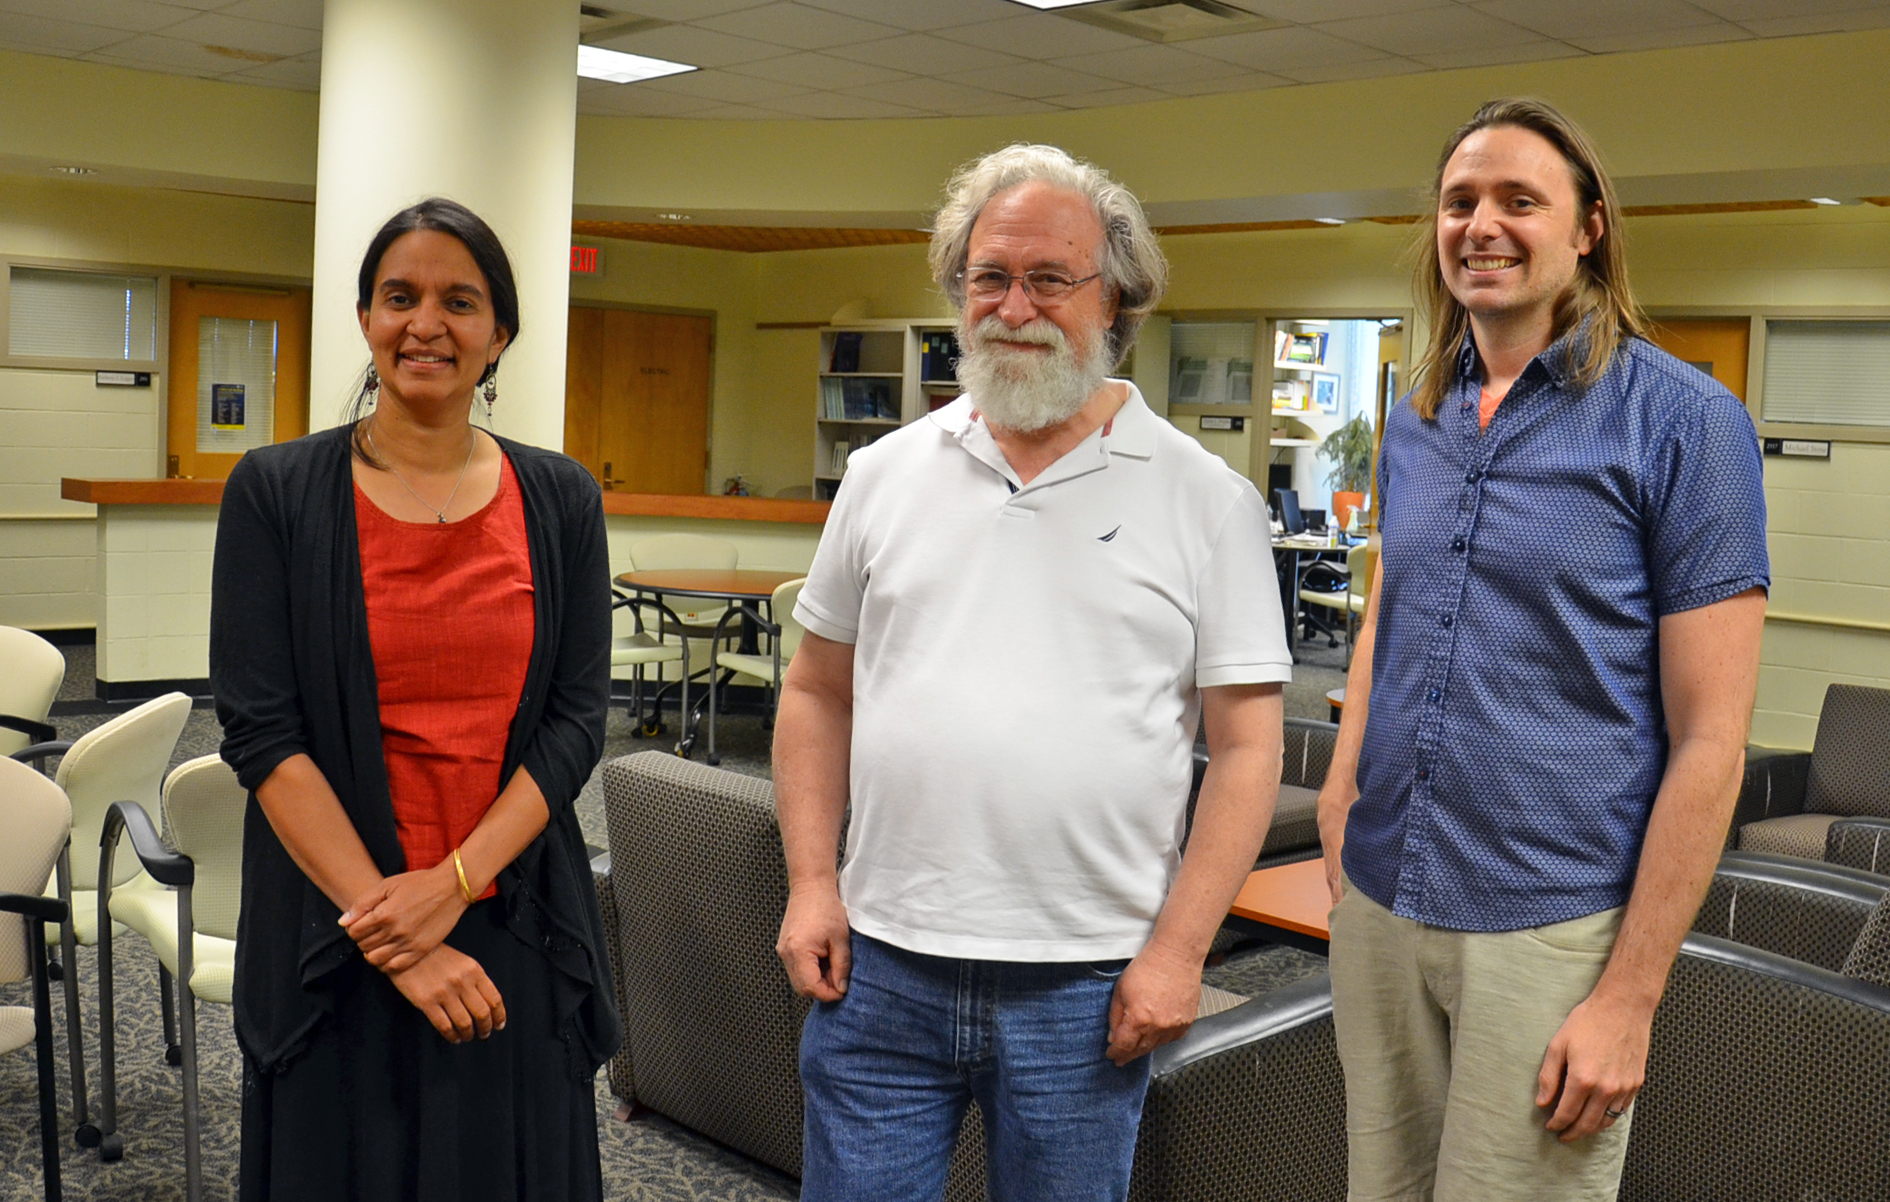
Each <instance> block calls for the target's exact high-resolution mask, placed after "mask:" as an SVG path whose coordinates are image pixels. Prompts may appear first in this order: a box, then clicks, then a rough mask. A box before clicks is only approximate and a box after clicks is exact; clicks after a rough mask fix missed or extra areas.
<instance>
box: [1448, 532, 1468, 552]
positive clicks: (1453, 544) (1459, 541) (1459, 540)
mask: <svg viewBox="0 0 1890 1202" xmlns="http://www.w3.org/2000/svg"><path fill="white" fill-rule="evenodd" d="M1465 545H1466V544H1465V543H1464V540H1463V535H1461V534H1459V535H1458V536H1457V537H1456V538H1453V539H1451V540H1450V549H1451V550H1453V551H1462V550H1463V549H1464V547H1465Z"/></svg>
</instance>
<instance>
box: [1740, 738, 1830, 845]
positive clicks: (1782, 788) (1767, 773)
mask: <svg viewBox="0 0 1890 1202" xmlns="http://www.w3.org/2000/svg"><path fill="white" fill-rule="evenodd" d="M1810 771H1811V753H1810V752H1808V751H1790V752H1783V753H1768V752H1760V753H1757V754H1750V753H1749V754H1748V756H1747V758H1746V771H1745V775H1744V777H1742V778H1741V780H1740V782H1739V800H1738V802H1737V803H1735V804H1734V806H1733V817H1732V825H1731V827H1730V828H1729V830H1728V831H1727V846H1728V847H1730V846H1733V844H1735V843H1736V842H1737V841H1738V838H1739V828H1740V827H1742V826H1744V825H1746V824H1747V823H1748V822H1758V821H1760V820H1762V819H1765V818H1783V817H1785V816H1787V815H1789V814H1802V813H1804V812H1805V780H1806V777H1807V776H1808V774H1809V773H1810Z"/></svg>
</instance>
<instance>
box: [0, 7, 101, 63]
mask: <svg viewBox="0 0 1890 1202" xmlns="http://www.w3.org/2000/svg"><path fill="white" fill-rule="evenodd" d="M126 36H127V35H126V34H125V31H124V30H122V29H101V28H99V27H98V26H96V25H80V24H79V23H77V22H76V21H52V20H48V19H46V18H45V17H34V16H28V15H27V14H25V13H0V45H5V46H7V47H8V48H9V49H14V50H25V51H27V52H29V53H33V54H84V53H86V52H88V51H92V50H99V49H102V48H104V47H106V46H110V45H112V44H113V43H114V42H122V41H124V40H125V39H126Z"/></svg>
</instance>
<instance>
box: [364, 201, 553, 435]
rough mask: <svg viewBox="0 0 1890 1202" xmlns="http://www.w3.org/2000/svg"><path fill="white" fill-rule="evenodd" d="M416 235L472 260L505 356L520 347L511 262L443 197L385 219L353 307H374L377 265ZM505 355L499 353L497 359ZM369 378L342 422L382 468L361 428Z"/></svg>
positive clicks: (485, 229)
mask: <svg viewBox="0 0 1890 1202" xmlns="http://www.w3.org/2000/svg"><path fill="white" fill-rule="evenodd" d="M417 230H433V231H435V232H438V233H442V234H450V235H452V236H453V237H455V238H457V239H459V242H460V245H462V246H464V247H465V248H466V253H468V254H470V255H471V256H472V260H473V263H474V264H475V265H476V266H478V268H479V273H480V274H481V275H483V276H485V277H486V295H487V296H488V297H489V298H490V299H491V301H492V312H493V316H494V318H495V324H496V325H497V326H498V328H499V329H501V330H504V331H505V334H506V343H505V350H510V349H511V347H512V344H513V343H514V342H517V341H518V281H517V280H516V279H515V278H513V275H512V260H511V257H510V256H508V255H507V254H506V253H505V246H504V244H503V243H501V242H500V241H499V236H498V235H497V234H495V233H493V232H492V227H491V226H489V225H487V224H486V223H485V221H484V220H483V219H482V218H481V217H480V216H479V214H477V213H475V212H473V211H472V210H471V209H469V208H467V207H466V206H465V205H463V204H460V203H459V202H458V201H455V200H447V199H446V198H445V197H443V196H429V197H428V198H427V199H425V200H423V201H421V202H420V203H419V204H416V205H409V206H408V207H407V208H404V209H402V210H401V211H400V212H398V213H395V214H394V215H393V216H392V217H389V218H388V219H387V221H386V223H385V224H383V225H382V226H381V228H380V229H379V230H378V231H377V232H376V233H375V235H374V240H373V241H371V242H369V243H368V248H367V253H366V254H365V255H362V256H361V272H360V274H359V275H358V276H357V277H356V278H355V302H354V303H355V304H356V305H358V306H359V307H360V308H361V309H362V311H364V312H365V311H366V310H367V309H369V308H370V307H372V305H373V303H374V277H375V276H376V275H378V274H379V273H380V270H381V260H382V259H384V258H386V257H387V248H388V247H390V246H392V245H393V244H394V241H395V240H396V239H398V238H400V237H401V236H402V235H404V234H411V233H414V232H415V231H417ZM505 350H502V351H500V352H499V355H500V358H503V357H504V355H505ZM498 370H499V360H498V359H494V360H493V361H492V362H491V363H490V364H489V365H487V367H486V370H485V371H484V372H482V373H480V376H479V382H480V383H482V384H483V383H485V381H486V378H487V377H488V376H491V375H492V374H493V373H494V372H496V371H498ZM368 395H369V394H368V388H367V372H366V371H363V372H362V373H361V383H360V384H359V385H358V386H357V387H356V388H355V393H354V399H353V400H352V401H350V402H349V403H348V411H347V415H346V419H345V420H347V421H348V422H350V423H353V425H354V430H355V432H354V453H355V454H356V455H357V456H359V457H360V458H361V459H362V460H364V461H365V462H367V463H371V464H373V465H374V466H376V467H379V466H380V462H379V461H378V460H377V459H376V458H375V457H374V455H373V453H372V449H371V448H370V447H368V445H367V443H366V437H365V433H364V431H363V430H362V428H361V424H360V423H361V419H362V418H363V417H366V416H367V410H368Z"/></svg>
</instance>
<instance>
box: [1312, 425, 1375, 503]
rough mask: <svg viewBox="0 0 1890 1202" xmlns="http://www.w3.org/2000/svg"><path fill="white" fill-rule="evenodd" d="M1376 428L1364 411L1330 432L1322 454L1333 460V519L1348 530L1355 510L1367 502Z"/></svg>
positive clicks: (1329, 476)
mask: <svg viewBox="0 0 1890 1202" xmlns="http://www.w3.org/2000/svg"><path fill="white" fill-rule="evenodd" d="M1372 450H1373V447H1372V427H1371V423H1369V422H1367V421H1366V420H1365V417H1364V415H1363V414H1361V415H1359V416H1358V417H1355V418H1353V419H1352V420H1351V421H1349V422H1347V423H1345V424H1344V425H1343V426H1340V427H1339V428H1338V429H1336V430H1334V431H1333V432H1332V433H1330V434H1328V435H1326V437H1325V441H1323V442H1321V443H1320V444H1319V453H1320V454H1321V455H1323V456H1325V457H1326V458H1327V459H1329V460H1331V461H1332V470H1331V471H1330V472H1328V473H1326V484H1327V485H1328V486H1329V487H1331V489H1332V518H1333V520H1334V521H1335V522H1337V523H1338V524H1339V527H1340V529H1344V528H1345V525H1346V523H1347V522H1348V521H1349V519H1350V517H1351V513H1352V511H1353V510H1354V509H1360V508H1363V507H1364V505H1365V492H1366V490H1367V489H1369V488H1370V487H1371V483H1372Z"/></svg>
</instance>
